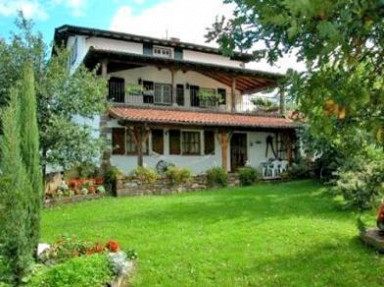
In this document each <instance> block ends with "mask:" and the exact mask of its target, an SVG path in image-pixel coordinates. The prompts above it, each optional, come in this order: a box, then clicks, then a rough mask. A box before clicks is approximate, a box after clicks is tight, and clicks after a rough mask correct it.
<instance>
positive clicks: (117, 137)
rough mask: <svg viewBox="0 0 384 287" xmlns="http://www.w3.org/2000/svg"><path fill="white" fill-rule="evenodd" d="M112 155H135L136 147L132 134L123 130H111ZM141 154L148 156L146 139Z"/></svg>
mask: <svg viewBox="0 0 384 287" xmlns="http://www.w3.org/2000/svg"><path fill="white" fill-rule="evenodd" d="M112 154H116V155H125V154H127V155H136V154H137V145H136V141H135V139H134V138H133V135H132V133H131V132H130V131H129V130H126V129H124V128H113V129H112ZM143 154H148V139H147V141H146V143H145V145H144V146H143Z"/></svg>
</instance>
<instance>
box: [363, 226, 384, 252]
mask: <svg viewBox="0 0 384 287" xmlns="http://www.w3.org/2000/svg"><path fill="white" fill-rule="evenodd" d="M360 239H361V240H362V241H363V242H364V243H365V244H367V245H369V246H372V247H373V248H375V249H376V250H377V251H379V252H380V253H384V235H382V234H380V232H379V229H377V228H368V229H367V230H365V231H363V232H360Z"/></svg>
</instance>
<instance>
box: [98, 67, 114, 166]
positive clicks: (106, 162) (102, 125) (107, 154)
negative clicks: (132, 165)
mask: <svg viewBox="0 0 384 287" xmlns="http://www.w3.org/2000/svg"><path fill="white" fill-rule="evenodd" d="M107 74H108V60H103V61H102V62H101V77H102V78H103V79H106V78H107ZM105 96H106V97H107V95H105ZM107 122H108V114H104V115H101V116H100V122H99V129H100V137H101V138H104V140H105V142H106V143H108V141H107ZM110 159H111V150H105V151H104V152H103V154H102V157H101V166H100V169H101V171H102V173H105V172H106V171H107V170H108V169H109V167H110V165H111V163H110Z"/></svg>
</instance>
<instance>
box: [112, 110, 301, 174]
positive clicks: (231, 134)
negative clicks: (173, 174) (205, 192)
mask: <svg viewBox="0 0 384 287" xmlns="http://www.w3.org/2000/svg"><path fill="white" fill-rule="evenodd" d="M109 115H110V117H111V119H110V120H109V121H108V128H107V131H108V134H107V138H108V139H109V140H110V144H111V146H112V148H113V151H112V154H111V156H110V163H111V164H112V165H114V166H118V167H120V168H121V169H123V170H124V172H125V173H126V174H129V172H130V171H131V170H133V169H135V168H136V167H137V166H143V165H144V166H148V167H152V168H154V169H159V168H161V165H167V164H172V165H176V166H178V167H186V168H189V169H190V170H191V171H192V172H193V173H194V174H201V173H204V172H205V171H206V170H207V169H209V168H212V167H217V166H220V167H222V168H223V169H224V170H225V171H228V172H235V171H236V170H237V169H238V168H239V167H242V166H245V165H251V166H253V167H255V168H257V169H259V170H260V172H262V163H263V162H266V161H268V160H269V159H270V158H274V159H278V158H280V159H282V160H286V161H287V162H291V161H292V160H293V159H294V157H295V150H296V149H297V146H296V135H295V127H296V124H295V123H293V122H292V121H291V120H288V119H285V118H281V117H261V116H251V115H238V114H233V113H223V112H221V113H212V112H209V113H208V112H205V113H203V112H186V111H180V110H177V109H160V110H159V109H147V108H137V107H135V108H133V107H115V108H112V109H111V110H110V113H109ZM116 147H119V148H117V149H116ZM158 171H159V170H158Z"/></svg>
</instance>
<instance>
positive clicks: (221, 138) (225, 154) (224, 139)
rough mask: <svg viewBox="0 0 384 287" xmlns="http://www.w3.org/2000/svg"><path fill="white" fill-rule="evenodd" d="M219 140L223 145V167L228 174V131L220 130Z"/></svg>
mask: <svg viewBox="0 0 384 287" xmlns="http://www.w3.org/2000/svg"><path fill="white" fill-rule="evenodd" d="M218 139H219V142H220V145H221V167H222V168H223V170H224V171H225V172H226V173H227V172H228V147H229V139H230V135H229V133H228V131H226V130H220V131H219V133H218Z"/></svg>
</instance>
